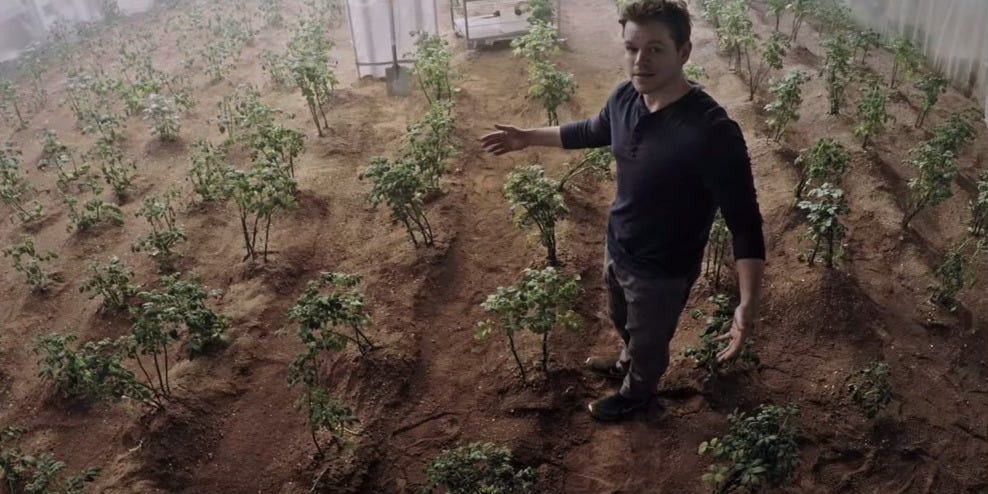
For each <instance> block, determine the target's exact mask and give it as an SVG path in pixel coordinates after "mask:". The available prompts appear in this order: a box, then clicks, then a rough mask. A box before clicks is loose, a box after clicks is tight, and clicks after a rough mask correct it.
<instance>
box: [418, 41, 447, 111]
mask: <svg viewBox="0 0 988 494" xmlns="http://www.w3.org/2000/svg"><path fill="white" fill-rule="evenodd" d="M417 35H418V39H417V40H415V63H414V65H412V74H414V75H415V78H416V79H417V80H418V84H419V88H420V89H421V90H422V94H424V95H425V98H426V100H428V101H429V104H430V105H433V104H436V103H438V102H442V101H450V100H452V99H453V87H452V85H451V82H450V81H451V80H452V78H453V77H454V76H455V74H454V72H453V71H452V69H451V64H452V61H453V52H452V51H451V50H450V49H449V43H447V42H446V40H444V39H443V38H442V36H439V35H435V34H430V33H428V32H420V33H417Z"/></svg>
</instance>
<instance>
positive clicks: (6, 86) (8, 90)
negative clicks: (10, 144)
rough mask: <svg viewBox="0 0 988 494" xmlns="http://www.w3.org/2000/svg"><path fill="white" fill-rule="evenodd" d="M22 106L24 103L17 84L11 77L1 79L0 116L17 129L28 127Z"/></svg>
mask: <svg viewBox="0 0 988 494" xmlns="http://www.w3.org/2000/svg"><path fill="white" fill-rule="evenodd" d="M21 106H23V104H22V103H21V95H20V91H19V90H18V88H17V86H16V85H14V83H13V82H11V81H10V80H9V79H0V116H2V117H3V119H4V123H5V124H6V125H8V126H11V127H13V128H14V129H17V130H20V129H24V128H26V127H27V120H26V119H25V118H24V117H25V116H24V113H23V112H22V111H21Z"/></svg>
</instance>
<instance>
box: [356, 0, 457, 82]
mask: <svg viewBox="0 0 988 494" xmlns="http://www.w3.org/2000/svg"><path fill="white" fill-rule="evenodd" d="M389 8H391V4H390V2H389V1H388V0H347V11H348V14H349V16H350V40H351V42H352V43H353V47H354V52H355V54H356V57H357V64H358V65H357V75H358V77H364V76H367V75H370V76H373V77H378V78H381V77H384V71H385V70H386V69H387V68H388V66H389V65H387V64H390V63H391V62H392V56H391V23H390V20H389V18H388V9H389ZM394 15H395V39H396V45H397V47H398V60H399V61H400V60H402V59H410V58H411V57H410V56H409V57H406V56H405V55H407V54H410V53H414V52H415V38H414V37H413V36H412V35H411V33H412V32H416V31H426V32H430V33H433V34H435V33H436V32H437V29H438V26H437V25H436V24H437V19H436V3H435V0H394ZM366 63H377V64H382V65H360V64H366ZM401 65H402V66H406V67H407V66H409V65H411V64H410V63H403V64H401Z"/></svg>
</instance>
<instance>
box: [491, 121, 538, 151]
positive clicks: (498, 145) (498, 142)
mask: <svg viewBox="0 0 988 494" xmlns="http://www.w3.org/2000/svg"><path fill="white" fill-rule="evenodd" d="M494 128H495V129H497V132H491V133H490V134H487V135H485V136H483V137H481V138H480V144H481V146H483V148H484V151H487V152H488V153H492V154H494V155H495V156H500V155H502V154H504V153H509V152H511V151H519V150H522V149H525V148H527V147H528V145H529V144H530V143H529V142H528V134H527V133H526V132H525V131H524V130H522V129H519V128H517V127H512V126H510V125H501V124H496V125H494Z"/></svg>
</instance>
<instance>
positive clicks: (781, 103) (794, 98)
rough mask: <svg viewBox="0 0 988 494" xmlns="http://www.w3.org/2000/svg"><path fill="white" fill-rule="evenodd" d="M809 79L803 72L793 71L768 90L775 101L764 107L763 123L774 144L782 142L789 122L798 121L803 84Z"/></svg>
mask: <svg viewBox="0 0 988 494" xmlns="http://www.w3.org/2000/svg"><path fill="white" fill-rule="evenodd" d="M809 79H810V77H809V75H808V74H806V73H805V72H801V71H798V70H793V71H789V72H788V73H786V75H785V76H784V77H783V78H782V79H781V80H779V81H778V82H776V83H775V84H772V86H771V87H770V88H769V92H771V93H772V95H773V96H775V99H774V100H773V101H772V102H771V103H769V104H767V105H765V111H766V112H768V119H767V120H766V122H765V123H767V124H768V128H769V129H770V130H771V131H772V139H773V140H775V141H776V142H779V141H781V140H782V136H783V135H784V134H785V132H786V129H787V128H788V127H789V123H790V122H795V121H797V120H799V106H800V105H801V104H803V84H805V83H806V81H808V80H809Z"/></svg>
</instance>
